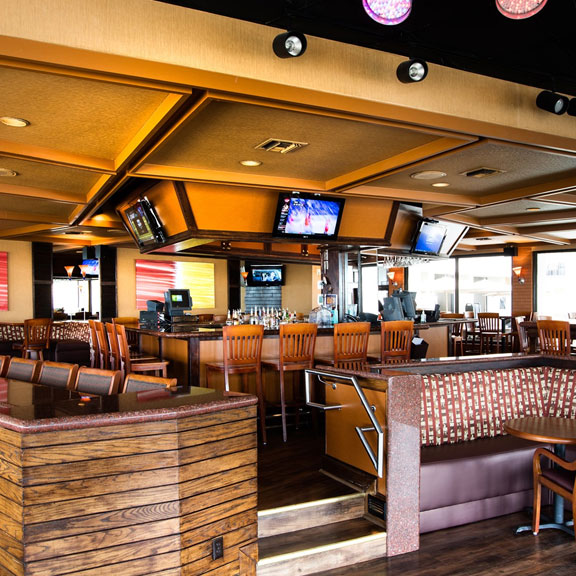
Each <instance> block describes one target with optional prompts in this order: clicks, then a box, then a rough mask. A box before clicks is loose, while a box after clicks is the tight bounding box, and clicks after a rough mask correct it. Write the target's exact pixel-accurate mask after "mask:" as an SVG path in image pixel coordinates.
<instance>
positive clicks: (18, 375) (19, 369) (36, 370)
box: [6, 357, 42, 382]
mask: <svg viewBox="0 0 576 576" xmlns="http://www.w3.org/2000/svg"><path fill="white" fill-rule="evenodd" d="M41 364H42V361H41V360H30V359H29V358H18V357H15V358H11V359H10V364H8V369H7V371H6V378H12V379H14V380H23V381H24V382H36V381H37V380H38V375H39V374H40V365H41Z"/></svg>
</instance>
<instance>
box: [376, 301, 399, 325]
mask: <svg viewBox="0 0 576 576" xmlns="http://www.w3.org/2000/svg"><path fill="white" fill-rule="evenodd" d="M380 314H381V315H382V320H383V321H384V322H391V321H392V320H404V310H403V309H402V302H401V301H400V298H394V297H390V298H384V302H383V303H382V311H381V312H380Z"/></svg>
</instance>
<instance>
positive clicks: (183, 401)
mask: <svg viewBox="0 0 576 576" xmlns="http://www.w3.org/2000/svg"><path fill="white" fill-rule="evenodd" d="M256 402H257V398H256V397H255V396H251V395H248V394H237V393H225V392H223V391H220V390H213V389H211V388H201V387H196V386H190V387H178V388H176V389H174V390H173V391H170V390H160V391H149V390H147V391H144V392H132V393H128V394H115V395H111V396H95V395H89V394H81V393H79V392H76V391H73V390H67V389H64V388H55V387H51V386H43V385H41V384H32V383H30V382H22V381H19V380H12V379H7V378H0V428H5V429H9V430H14V431H16V432H24V433H26V432H29V433H34V432H49V431H57V430H72V429H83V428H98V427H105V426H115V425H120V424H132V423H137V422H154V421H161V420H169V419H178V418H186V417H189V416H194V415H199V414H208V413H211V412H220V411H223V410H232V409H235V408H241V407H245V406H251V405H254V404H256Z"/></svg>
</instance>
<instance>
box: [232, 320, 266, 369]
mask: <svg viewBox="0 0 576 576" xmlns="http://www.w3.org/2000/svg"><path fill="white" fill-rule="evenodd" d="M263 337H264V326H262V325H261V324H238V325H236V326H224V327H223V328H222V344H223V346H224V348H223V352H224V368H225V369H227V368H234V367H238V366H243V365H251V364H255V365H257V366H259V365H260V363H261V358H262V339H263Z"/></svg>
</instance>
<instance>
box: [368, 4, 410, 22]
mask: <svg viewBox="0 0 576 576" xmlns="http://www.w3.org/2000/svg"><path fill="white" fill-rule="evenodd" d="M362 4H363V5H364V10H366V14H368V16H370V18H372V19H373V20H376V22H378V23H380V24H385V25H386V26H395V25H396V24H400V22H404V20H406V18H408V16H409V15H410V10H412V0H362Z"/></svg>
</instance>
